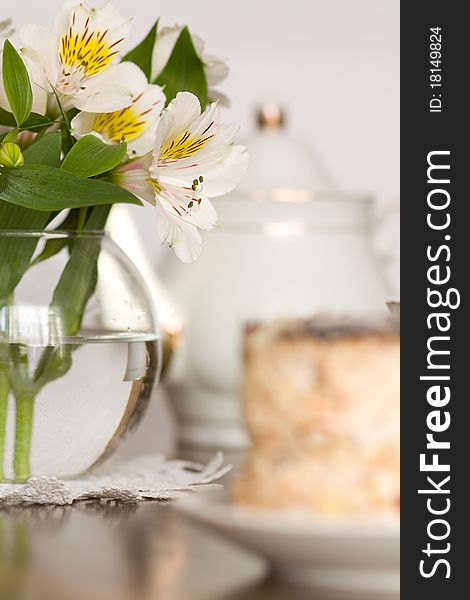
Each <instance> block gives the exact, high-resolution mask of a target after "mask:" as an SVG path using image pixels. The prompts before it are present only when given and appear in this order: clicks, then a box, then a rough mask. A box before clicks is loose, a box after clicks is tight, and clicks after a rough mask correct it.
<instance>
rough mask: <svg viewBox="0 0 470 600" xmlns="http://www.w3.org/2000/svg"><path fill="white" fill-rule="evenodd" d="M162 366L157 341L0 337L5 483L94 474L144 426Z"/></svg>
mask: <svg viewBox="0 0 470 600" xmlns="http://www.w3.org/2000/svg"><path fill="white" fill-rule="evenodd" d="M159 363H160V345H159V340H158V338H157V336H155V335H154V334H136V333H132V334H126V333H116V334H115V335H113V334H110V332H106V334H103V332H99V331H85V332H82V334H81V335H80V336H77V337H75V338H73V339H69V340H67V339H62V340H61V343H60V344H57V345H41V344H31V345H27V344H24V343H2V340H1V337H0V481H2V479H3V480H6V481H8V480H10V481H22V480H25V479H28V477H29V476H37V475H54V476H57V477H63V478H67V477H73V476H76V475H78V474H80V473H82V472H83V471H85V470H87V469H88V468H90V467H91V466H92V465H94V464H95V463H96V462H97V461H99V460H100V459H102V458H103V457H104V456H106V455H107V454H108V453H109V452H110V451H111V450H112V449H113V448H114V447H115V446H116V444H117V442H118V441H119V440H120V439H122V437H123V436H124V434H125V433H127V432H129V431H130V430H132V429H133V427H135V426H136V425H137V424H138V422H139V421H140V419H141V417H142V416H143V413H144V412H145V409H146V407H147V404H148V401H149V399H150V395H151V391H152V387H153V384H154V382H155V380H156V378H157V376H158V371H159V366H160V364H159ZM25 382H27V384H25Z"/></svg>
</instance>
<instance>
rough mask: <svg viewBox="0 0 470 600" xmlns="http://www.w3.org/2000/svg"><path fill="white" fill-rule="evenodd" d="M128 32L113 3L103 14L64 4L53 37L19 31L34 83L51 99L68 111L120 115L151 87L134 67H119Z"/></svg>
mask: <svg viewBox="0 0 470 600" xmlns="http://www.w3.org/2000/svg"><path fill="white" fill-rule="evenodd" d="M130 26H131V20H130V19H124V18H122V17H121V16H120V14H119V13H118V11H117V9H116V8H115V7H114V5H113V4H112V3H110V2H108V3H107V4H105V5H104V6H103V7H102V8H100V9H94V8H89V7H88V6H87V5H86V4H84V3H81V4H74V5H71V3H70V2H66V3H65V4H64V6H63V8H62V10H61V12H60V13H59V15H58V17H57V20H56V26H55V34H53V33H51V32H50V31H49V30H48V29H46V28H44V27H41V26H39V25H26V27H23V28H22V29H21V31H20V32H19V35H20V39H21V43H22V45H23V48H22V49H21V53H22V55H23V58H24V59H25V62H27V65H28V68H29V71H30V73H31V75H32V77H33V79H34V81H35V82H36V83H37V84H38V85H39V86H41V87H42V88H43V89H44V90H46V91H47V92H49V93H50V94H51V93H52V92H53V90H56V92H57V94H58V96H59V98H60V101H61V104H62V105H63V107H64V108H65V109H66V110H68V109H70V108H72V107H76V108H78V109H80V110H85V111H88V112H96V113H98V112H111V111H115V110H120V109H122V108H125V107H126V106H129V105H130V104H131V103H132V101H133V99H134V98H135V97H136V96H137V95H138V94H140V93H141V92H142V90H143V89H144V88H145V86H146V84H147V80H146V77H145V75H144V73H143V72H142V71H141V70H140V69H139V68H138V67H137V66H136V65H134V64H133V63H130V62H123V63H117V62H116V60H117V57H118V54H119V52H120V50H121V46H122V42H123V41H124V40H125V38H126V36H127V34H128V32H129V29H130Z"/></svg>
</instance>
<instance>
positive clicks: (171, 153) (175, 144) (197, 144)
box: [160, 131, 212, 160]
mask: <svg viewBox="0 0 470 600" xmlns="http://www.w3.org/2000/svg"><path fill="white" fill-rule="evenodd" d="M211 138H212V135H209V136H207V137H205V138H204V137H199V138H194V137H192V136H191V134H190V133H189V132H188V131H185V132H184V133H182V134H180V135H179V136H178V137H176V138H175V139H174V140H173V141H172V142H171V143H169V144H168V146H167V147H166V148H165V150H163V152H162V153H161V155H160V159H161V160H178V159H180V158H188V157H190V156H192V155H193V154H194V153H195V152H197V151H198V150H201V148H204V146H205V145H206V144H207V143H208V142H209V140H210V139H211Z"/></svg>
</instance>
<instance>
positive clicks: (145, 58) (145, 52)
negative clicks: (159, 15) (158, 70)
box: [122, 19, 158, 81]
mask: <svg viewBox="0 0 470 600" xmlns="http://www.w3.org/2000/svg"><path fill="white" fill-rule="evenodd" d="M157 27H158V19H157V20H156V21H155V23H154V24H153V26H152V29H151V30H150V31H149V32H148V34H147V35H146V37H145V38H144V39H143V40H142V41H141V42H140V44H139V45H138V46H136V47H135V48H133V49H132V50H131V51H130V52H128V53H127V54H126V56H124V58H123V59H122V60H123V61H125V60H128V61H130V62H133V63H134V64H136V65H137V66H138V67H140V68H141V69H142V71H143V72H144V73H145V74H146V75H147V79H148V80H149V81H150V77H151V74H152V53H153V47H154V45H155V38H156V36H157Z"/></svg>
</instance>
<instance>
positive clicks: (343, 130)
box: [0, 0, 399, 447]
mask: <svg viewBox="0 0 470 600" xmlns="http://www.w3.org/2000/svg"><path fill="white" fill-rule="evenodd" d="M114 2H115V4H116V5H117V6H119V8H120V9H121V12H122V13H123V14H132V15H134V29H133V32H132V37H131V40H130V42H129V46H130V47H132V46H133V45H134V44H135V43H137V42H138V41H140V39H141V38H142V37H143V36H144V34H146V33H147V31H148V29H149V28H150V26H151V24H152V23H153V21H154V20H155V18H156V17H158V16H160V17H161V20H160V23H161V24H163V25H173V24H175V23H179V24H188V25H189V26H190V29H191V30H192V31H193V32H194V33H197V34H198V35H199V36H201V37H202V38H203V39H204V40H205V41H206V51H207V52H208V53H209V54H215V55H218V56H220V57H222V58H224V59H226V61H227V62H228V64H229V67H230V71H231V72H230V76H229V78H228V80H226V81H225V82H224V83H223V84H221V85H220V86H218V87H219V88H220V90H221V91H223V92H224V93H225V94H226V95H228V96H229V98H230V101H231V106H230V108H228V109H227V110H226V115H225V120H226V121H230V122H233V123H238V124H240V126H241V138H243V137H244V136H247V135H249V134H250V133H251V132H252V130H253V121H254V119H253V114H254V108H255V107H256V105H258V104H259V103H260V102H264V101H268V100H269V101H275V102H278V103H280V104H281V105H282V106H283V107H284V108H285V109H286V112H287V118H288V126H289V128H290V130H291V132H292V133H293V134H294V135H298V136H301V137H302V138H304V139H306V140H307V141H308V142H309V143H311V144H312V145H313V147H314V148H315V150H316V151H317V153H318V154H319V155H320V156H321V157H322V159H323V161H324V162H325V164H326V165H327V167H328V168H329V170H330V172H331V173H332V174H333V176H334V177H335V179H336V181H337V182H338V184H339V186H340V187H341V188H342V189H344V190H348V191H366V192H370V193H372V194H373V195H374V196H375V197H376V199H377V202H378V206H380V205H382V206H383V205H385V204H386V203H388V202H391V201H394V202H396V201H398V199H399V0H289V1H288V2H273V0H236V1H235V0H232V1H228V0H198V1H197V2H195V1H194V0H171V1H167V2H165V1H160V2H155V1H154V0H133V2H129V1H128V0H114ZM89 3H90V4H92V5H99V4H101V2H100V1H99V0H97V1H96V2H95V1H94V0H90V1H89ZM60 5H61V0H47V1H46V0H43V1H42V2H38V1H37V0H18V1H16V2H13V1H11V0H3V1H2V3H1V8H0V19H2V18H5V17H7V16H10V17H12V18H13V20H14V25H15V27H16V28H19V27H21V26H22V25H24V24H26V23H31V22H33V23H42V24H44V25H51V24H52V20H53V18H54V16H55V13H56V11H57V9H58V7H59V6H60ZM135 214H136V218H137V220H138V222H139V225H140V226H141V228H142V231H143V232H144V241H145V244H146V247H147V248H148V251H149V253H150V254H151V256H152V260H153V261H154V262H155V264H158V260H159V255H161V253H162V252H165V250H163V249H162V248H161V247H160V245H159V242H158V240H157V236H156V232H155V227H154V216H153V214H152V209H151V208H150V207H149V208H147V209H145V210H141V209H140V210H139V209H137V210H136V211H135ZM386 237H387V240H386V243H387V244H389V243H390V241H392V243H393V244H394V245H395V247H396V251H397V253H398V244H399V241H398V240H399V233H398V219H396V220H395V223H394V224H393V225H391V228H390V227H389V228H388V231H387V236H386ZM382 241H383V242H384V240H382ZM389 274H390V276H391V291H392V292H393V293H398V284H399V278H398V267H397V265H396V264H395V266H394V267H393V268H392V269H391V270H390V273H389ZM159 418H161V419H164V422H165V425H162V428H161V430H163V429H165V430H166V424H167V418H166V416H165V415H160V416H159ZM155 423H156V421H155V420H153V419H151V418H149V419H147V421H146V423H145V424H144V428H143V430H142V431H141V433H140V434H139V439H140V442H136V443H140V444H142V443H143V445H144V446H148V445H149V444H150V446H152V445H154V444H155V442H154V441H153V440H154V439H155V435H151V433H152V434H154V433H155ZM146 436H147V438H146ZM157 438H158V439H159V440H160V441H159V442H158V444H159V445H161V446H163V447H168V444H169V443H170V441H169V437H168V435H165V436H164V438H160V436H157ZM145 439H147V440H148V441H147V442H142V440H145ZM150 446H149V447H150Z"/></svg>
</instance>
